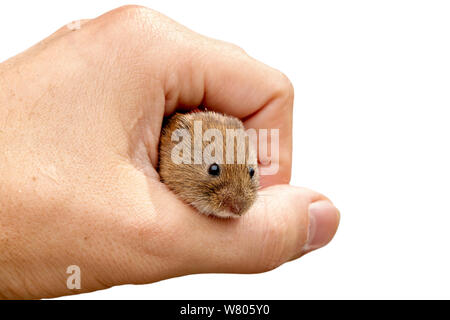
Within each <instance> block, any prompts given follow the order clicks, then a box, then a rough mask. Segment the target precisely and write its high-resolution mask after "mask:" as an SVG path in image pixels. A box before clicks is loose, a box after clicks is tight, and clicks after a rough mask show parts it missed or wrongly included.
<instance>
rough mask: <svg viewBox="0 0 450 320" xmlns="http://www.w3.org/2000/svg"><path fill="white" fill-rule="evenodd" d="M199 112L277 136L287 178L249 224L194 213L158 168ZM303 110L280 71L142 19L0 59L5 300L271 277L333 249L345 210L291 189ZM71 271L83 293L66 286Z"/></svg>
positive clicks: (0, 268)
mask: <svg viewBox="0 0 450 320" xmlns="http://www.w3.org/2000/svg"><path fill="white" fill-rule="evenodd" d="M200 104H204V105H206V106H208V108H210V109H212V110H216V111H220V112H223V113H226V114H230V115H234V116H237V117H239V118H241V119H243V120H244V124H245V126H246V127H248V128H250V127H251V128H279V129H280V170H279V171H278V173H277V174H276V175H273V176H265V177H263V180H262V184H263V185H264V186H265V188H264V189H262V190H261V191H260V196H259V198H258V201H257V203H256V204H255V205H254V206H253V208H252V209H251V210H250V211H249V213H247V214H246V215H245V216H243V217H241V218H239V219H233V220H219V219H214V218H210V217H206V216H204V215H201V214H198V213H197V212H195V211H194V210H193V209H192V208H191V207H189V206H187V205H186V204H184V203H183V202H181V201H180V200H179V199H178V198H177V197H176V196H175V195H174V194H173V193H171V192H170V191H168V189H167V187H166V186H165V185H164V184H162V183H161V182H160V181H159V176H158V174H157V172H156V170H155V167H156V165H157V161H158V142H159V134H160V130H161V124H162V119H163V117H164V116H168V115H170V114H172V113H174V112H175V111H176V110H190V109H194V108H196V107H197V106H199V105H200ZM292 105H293V89H292V86H291V84H290V82H289V80H288V79H287V78H286V77H285V76H284V75H283V74H281V73H280V72H278V71H276V70H274V69H272V68H269V67H267V66H265V65H264V64H262V63H260V62H258V61H256V60H254V59H252V58H250V57H249V56H248V55H246V54H245V52H243V51H242V50H241V49H240V48H238V47H236V46H234V45H231V44H228V43H224V42H221V41H218V40H213V39H210V38H206V37H204V36H201V35H199V34H196V33H194V32H192V31H190V30H188V29H187V28H185V27H183V26H181V25H179V24H177V23H176V22H174V21H172V20H170V19H169V18H167V17H165V16H163V15H161V14H159V13H157V12H154V11H152V10H150V9H146V8H143V7H136V6H127V7H122V8H119V9H116V10H113V11H111V12H108V13H106V14H105V15H103V16H100V17H98V18H96V19H93V20H83V21H81V24H80V28H79V29H78V28H77V29H76V30H70V29H69V28H67V27H66V26H64V27H62V28H61V29H60V30H58V31H57V32H56V33H55V34H53V35H51V36H50V37H49V38H47V39H45V40H43V41H42V42H40V43H38V44H37V45H35V46H34V47H32V48H30V49H29V50H27V51H25V52H24V53H21V54H20V55H18V56H16V57H13V58H11V59H10V60H8V61H6V62H3V63H2V64H0V297H4V298H42V297H55V296H60V295H66V294H73V293H79V292H88V291H93V290H98V289H102V288H107V287H110V286H114V285H119V284H126V283H150V282H155V281H158V280H162V279H166V278H170V277H175V276H179V275H186V274H192V273H203V272H233V273H253V272H263V271H268V270H271V269H273V268H275V267H277V266H279V265H280V264H282V263H284V262H286V261H289V260H292V259H295V258H298V257H300V256H301V255H303V254H305V253H307V252H309V251H311V250H314V249H316V248H319V247H321V246H323V245H325V244H327V243H328V242H329V241H330V240H331V239H332V237H333V236H334V234H335V232H336V229H337V226H338V223H339V213H338V211H337V210H336V209H335V208H334V206H333V205H332V204H331V203H330V202H329V201H328V200H327V198H325V197H324V196H323V195H321V194H319V193H316V192H314V191H311V190H307V189H303V188H298V187H293V186H289V185H288V183H289V180H290V170H291V150H292V140H291V139H292V138H291V131H292ZM310 213H311V214H310ZM69 265H78V266H79V267H80V268H81V271H82V288H81V290H70V289H68V288H67V286H66V277H67V276H68V275H67V274H66V268H67V267H68V266H69Z"/></svg>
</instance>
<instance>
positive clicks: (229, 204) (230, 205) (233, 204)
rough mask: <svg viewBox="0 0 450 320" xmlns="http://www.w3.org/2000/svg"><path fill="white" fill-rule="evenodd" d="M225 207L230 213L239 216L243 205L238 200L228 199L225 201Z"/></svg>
mask: <svg viewBox="0 0 450 320" xmlns="http://www.w3.org/2000/svg"><path fill="white" fill-rule="evenodd" d="M225 207H226V208H227V209H228V210H230V211H231V212H232V213H234V214H237V215H241V213H242V209H243V208H244V205H243V203H242V202H241V201H240V200H238V199H232V198H228V199H226V201H225Z"/></svg>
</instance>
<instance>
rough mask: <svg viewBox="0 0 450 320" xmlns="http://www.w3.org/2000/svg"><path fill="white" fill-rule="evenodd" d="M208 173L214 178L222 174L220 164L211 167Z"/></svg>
mask: <svg viewBox="0 0 450 320" xmlns="http://www.w3.org/2000/svg"><path fill="white" fill-rule="evenodd" d="M208 173H209V174H210V175H212V176H218V175H219V174H220V167H219V165H218V164H216V163H213V164H212V165H210V166H209V169H208Z"/></svg>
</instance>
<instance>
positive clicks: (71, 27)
mask: <svg viewBox="0 0 450 320" xmlns="http://www.w3.org/2000/svg"><path fill="white" fill-rule="evenodd" d="M90 20H91V19H81V20H74V21H71V22H69V23H67V24H65V25H64V26H62V27H61V28H59V29H58V30H56V31H55V32H54V33H52V34H51V35H50V36H48V37H47V38H45V39H43V40H42V41H41V42H39V44H41V45H42V44H47V43H49V42H51V41H52V40H56V39H58V38H61V37H62V36H64V35H66V34H68V33H70V32H73V31H77V30H80V29H81V27H82V26H83V25H85V24H86V23H87V22H89V21H90Z"/></svg>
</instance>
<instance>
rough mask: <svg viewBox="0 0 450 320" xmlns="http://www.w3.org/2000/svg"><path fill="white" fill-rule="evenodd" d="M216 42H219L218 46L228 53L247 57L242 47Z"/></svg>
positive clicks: (230, 43) (226, 42) (220, 41)
mask: <svg viewBox="0 0 450 320" xmlns="http://www.w3.org/2000/svg"><path fill="white" fill-rule="evenodd" d="M217 41H218V42H219V44H220V45H221V46H222V47H225V48H226V49H227V50H228V51H229V52H233V53H238V54H243V55H247V52H246V51H245V50H244V49H243V48H242V47H240V46H238V45H237V44H235V43H232V42H228V41H223V40H217Z"/></svg>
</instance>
